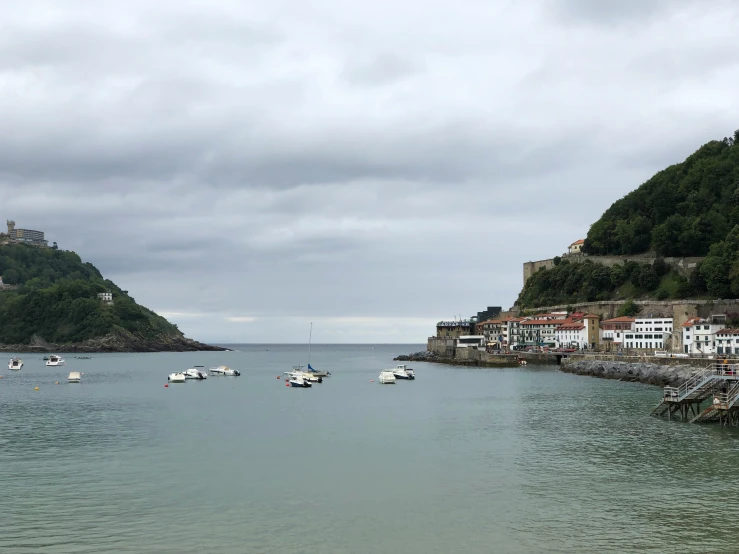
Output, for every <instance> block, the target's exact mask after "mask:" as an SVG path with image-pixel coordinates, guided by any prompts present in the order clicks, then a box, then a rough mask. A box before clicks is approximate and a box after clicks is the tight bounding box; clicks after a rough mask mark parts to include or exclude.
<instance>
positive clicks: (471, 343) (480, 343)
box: [457, 335, 485, 350]
mask: <svg viewBox="0 0 739 554" xmlns="http://www.w3.org/2000/svg"><path fill="white" fill-rule="evenodd" d="M457 348H476V349H477V350H485V336H484V335H462V336H461V337H459V338H458V339H457Z"/></svg>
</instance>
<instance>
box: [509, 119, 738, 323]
mask: <svg viewBox="0 0 739 554" xmlns="http://www.w3.org/2000/svg"><path fill="white" fill-rule="evenodd" d="M583 251H584V252H585V253H586V254H590V255H606V254H608V255H625V256H629V255H633V254H638V253H643V252H653V253H655V254H656V255H657V256H665V257H667V256H672V257H683V256H705V259H704V260H703V261H702V262H701V263H700V264H698V266H697V268H696V269H695V270H694V271H693V273H692V275H691V276H690V279H686V278H684V277H682V276H681V275H679V274H678V273H677V272H675V271H674V270H670V269H669V267H668V266H666V265H665V264H664V262H662V261H661V260H660V259H659V258H658V260H657V262H655V264H654V266H649V265H640V264H637V263H635V262H625V263H623V264H620V265H616V266H615V267H611V268H609V267H605V266H602V265H599V264H597V263H590V262H586V263H569V262H567V261H566V259H565V260H562V261H559V260H558V259H557V258H555V262H557V265H555V267H553V268H551V269H541V270H539V271H538V272H536V273H535V274H534V275H533V276H531V277H530V278H529V280H528V281H527V282H526V284H525V285H524V288H523V290H522V291H521V294H520V295H519V297H518V300H517V301H516V304H517V305H519V306H521V307H524V308H525V307H535V306H550V305H558V304H567V303H576V302H584V301H595V300H621V299H631V298H657V299H670V298H673V299H685V298H724V299H727V298H739V131H736V132H735V133H734V138H725V139H723V140H721V141H713V142H709V143H708V144H706V145H704V146H702V147H701V148H699V149H698V151H697V152H695V153H694V154H693V155H691V156H690V157H688V159H686V160H685V161H684V162H683V163H680V164H676V165H673V166H670V167H668V168H667V169H665V170H663V171H660V172H659V173H657V174H656V175H655V176H654V177H652V178H651V179H649V181H647V182H646V183H644V184H643V185H641V186H640V187H639V188H638V189H636V190H635V191H633V192H630V193H629V194H627V195H626V196H625V197H624V198H622V199H621V200H618V201H617V202H614V204H613V205H612V206H611V207H610V208H608V210H606V212H605V213H604V214H603V216H602V217H601V218H600V219H599V220H598V221H596V222H595V223H594V224H593V225H592V226H591V227H590V231H589V232H588V236H587V238H586V239H585V244H584V245H583Z"/></svg>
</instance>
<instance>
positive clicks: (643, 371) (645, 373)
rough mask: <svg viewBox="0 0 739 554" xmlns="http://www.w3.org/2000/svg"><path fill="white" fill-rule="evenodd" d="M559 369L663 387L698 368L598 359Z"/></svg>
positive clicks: (677, 381) (675, 382)
mask: <svg viewBox="0 0 739 554" xmlns="http://www.w3.org/2000/svg"><path fill="white" fill-rule="evenodd" d="M559 369H560V371H562V372H564V373H572V374H575V375H586V376H590V377H599V378H601V379H616V380H619V381H630V382H637V383H644V384H646V385H654V386H658V387H664V386H666V385H670V386H677V385H679V384H681V383H683V382H684V381H685V380H686V379H687V378H688V377H689V376H690V375H691V374H692V373H694V372H695V371H697V370H698V368H696V367H695V366H691V365H659V364H652V363H647V362H636V363H633V362H606V361H599V360H580V361H576V362H569V363H568V362H567V361H566V360H563V364H562V365H560V366H559Z"/></svg>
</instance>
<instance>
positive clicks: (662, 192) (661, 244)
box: [583, 131, 739, 256]
mask: <svg viewBox="0 0 739 554" xmlns="http://www.w3.org/2000/svg"><path fill="white" fill-rule="evenodd" d="M735 225H739V131H736V132H735V133H734V137H733V138H724V139H723V140H719V141H712V142H709V143H708V144H705V145H703V146H702V147H701V148H699V149H698V150H697V151H696V152H695V153H694V154H692V155H691V156H689V157H688V158H687V159H686V160H685V161H684V162H682V163H679V164H675V165H673V166H670V167H668V168H667V169H664V170H663V171H660V172H659V173H657V174H656V175H655V176H654V177H652V178H651V179H649V180H648V181H647V182H646V183H644V184H643V185H641V186H640V187H639V188H638V189H636V190H634V191H632V192H630V193H629V194H627V195H626V196H624V197H623V198H622V199H620V200H618V201H616V202H614V203H613V205H612V206H611V207H610V208H608V209H607V210H606V212H605V213H604V214H603V216H602V217H601V218H600V219H599V220H598V221H596V222H595V223H593V225H592V226H591V227H590V231H589V232H588V236H587V238H586V239H585V244H584V245H583V251H584V252H586V253H588V254H616V255H618V254H636V253H641V252H646V251H649V250H653V251H654V252H655V253H656V254H657V255H659V256H704V255H706V254H707V253H708V251H709V250H710V247H711V245H712V244H716V243H718V242H720V241H723V240H724V239H725V238H726V236H727V234H728V233H729V232H730V231H731V230H732V229H733V228H734V226H735Z"/></svg>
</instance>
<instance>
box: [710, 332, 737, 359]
mask: <svg viewBox="0 0 739 554" xmlns="http://www.w3.org/2000/svg"><path fill="white" fill-rule="evenodd" d="M715 337H716V353H717V354H739V329H721V330H720V331H717V332H716V335H715Z"/></svg>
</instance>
